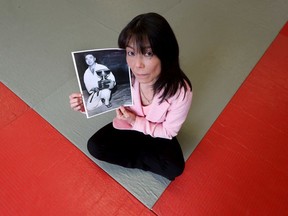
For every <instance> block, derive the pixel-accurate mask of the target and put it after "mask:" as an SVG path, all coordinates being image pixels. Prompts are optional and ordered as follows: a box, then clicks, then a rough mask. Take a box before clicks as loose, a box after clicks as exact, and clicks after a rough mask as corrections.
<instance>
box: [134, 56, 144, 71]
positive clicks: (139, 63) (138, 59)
mask: <svg viewBox="0 0 288 216" xmlns="http://www.w3.org/2000/svg"><path fill="white" fill-rule="evenodd" d="M135 65H136V67H137V68H143V67H144V62H143V56H142V55H136V58H135Z"/></svg>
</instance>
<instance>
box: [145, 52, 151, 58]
mask: <svg viewBox="0 0 288 216" xmlns="http://www.w3.org/2000/svg"><path fill="white" fill-rule="evenodd" d="M144 55H145V57H152V56H153V52H152V51H146V52H145V54H144Z"/></svg>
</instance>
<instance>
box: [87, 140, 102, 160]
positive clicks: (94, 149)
mask: <svg viewBox="0 0 288 216" xmlns="http://www.w3.org/2000/svg"><path fill="white" fill-rule="evenodd" d="M87 149H88V152H89V153H90V154H91V155H92V156H93V157H95V158H97V159H101V158H102V157H103V152H102V151H101V147H100V146H99V144H97V143H96V142H95V141H94V140H93V139H92V137H91V138H90V139H89V140H88V142H87Z"/></svg>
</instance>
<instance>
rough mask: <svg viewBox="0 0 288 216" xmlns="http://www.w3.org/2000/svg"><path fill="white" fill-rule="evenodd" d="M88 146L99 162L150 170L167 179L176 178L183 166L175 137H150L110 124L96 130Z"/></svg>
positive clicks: (180, 151) (181, 155)
mask: <svg viewBox="0 0 288 216" xmlns="http://www.w3.org/2000/svg"><path fill="white" fill-rule="evenodd" d="M87 147H88V151H89V152H90V154H91V155H92V156H94V157H95V158H97V159H99V160H102V161H106V162H109V163H112V164H117V165H120V166H123V167H127V168H138V169H142V170H145V171H150V172H153V173H156V174H159V175H162V176H164V177H166V178H168V179H169V180H174V179H175V177H176V176H179V175H180V174H181V173H182V172H183V170H184V166H185V162H184V158H183V153H182V150H181V147H180V145H179V143H178V141H177V139H176V137H174V138H173V139H172V140H169V139H163V138H153V137H151V136H150V135H145V134H143V133H141V132H138V131H132V130H118V129H115V128H114V127H113V125H112V123H110V124H108V125H106V126H105V127H103V128H101V129H100V130H99V131H97V132H96V133H95V134H94V135H93V136H92V137H91V138H90V139H89V141H88V146H87Z"/></svg>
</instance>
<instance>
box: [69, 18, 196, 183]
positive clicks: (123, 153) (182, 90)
mask: <svg viewBox="0 0 288 216" xmlns="http://www.w3.org/2000/svg"><path fill="white" fill-rule="evenodd" d="M118 46H119V47H120V48H123V49H126V60H127V63H128V65H129V67H130V69H131V72H132V81H133V86H132V91H133V100H134V101H133V102H134V105H133V106H131V107H123V106H122V107H120V108H119V109H117V110H116V117H115V118H114V119H113V122H112V123H110V124H108V125H106V126H104V127H103V128H101V129H100V130H99V131H97V132H96V133H95V134H94V135H93V136H92V137H91V138H90V139H89V141H88V151H89V152H90V154H91V155H92V156H94V157H95V158H97V159H99V160H103V161H106V162H109V163H113V164H118V165H120V166H123V167H128V168H138V169H142V170H145V171H151V172H153V173H156V174H159V175H162V176H164V177H166V178H168V179H169V180H174V179H175V177H177V176H179V175H180V174H181V173H182V172H183V170H184V166H185V161H184V158H183V153H182V150H181V147H180V145H179V143H178V140H177V138H176V135H177V134H178V132H179V130H180V128H181V126H182V124H183V123H184V121H185V119H186V117H187V115H188V112H189V109H190V106H191V102H192V85H191V83H190V81H189V79H188V78H187V76H186V75H185V74H184V72H183V71H182V70H181V68H180V65H179V47H178V43H177V40H176V37H175V35H174V33H173V30H172V29H171V27H170V25H169V24H168V22H167V21H166V20H165V18H164V17H162V16H161V15H159V14H156V13H146V14H141V15H138V16H136V17H135V18H134V19H133V20H132V21H131V22H130V23H129V24H128V25H127V26H126V27H125V28H124V29H123V30H122V31H121V33H120V35H119V38H118ZM70 104H71V107H72V108H73V109H74V110H78V111H83V104H82V99H81V94H72V95H71V96H70Z"/></svg>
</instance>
